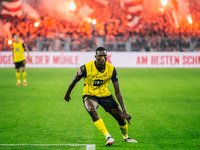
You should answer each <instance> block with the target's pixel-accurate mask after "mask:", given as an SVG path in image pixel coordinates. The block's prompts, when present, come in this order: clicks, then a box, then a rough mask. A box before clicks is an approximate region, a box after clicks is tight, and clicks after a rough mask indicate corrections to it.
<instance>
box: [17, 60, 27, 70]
mask: <svg viewBox="0 0 200 150" xmlns="http://www.w3.org/2000/svg"><path fill="white" fill-rule="evenodd" d="M20 67H25V60H23V61H19V62H15V68H16V69H18V68H20Z"/></svg>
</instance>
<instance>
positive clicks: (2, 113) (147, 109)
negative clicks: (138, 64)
mask: <svg viewBox="0 0 200 150" xmlns="http://www.w3.org/2000/svg"><path fill="white" fill-rule="evenodd" d="M26 71H27V79H28V86H27V87H23V86H19V87H16V86H15V83H16V78H15V70H14V69H13V68H4V69H3V68H1V69H0V144H95V145H96V149H97V150H107V149H113V150H122V149H123V150H126V149H128V150H129V149H133V150H176V149H178V150H193V149H194V150H199V149H200V69H121V68H119V69H117V71H118V77H119V83H120V88H121V92H122V95H123V98H124V101H125V104H126V107H127V110H128V112H129V113H130V114H131V116H132V120H131V125H130V126H129V136H130V137H132V138H135V139H136V140H138V142H139V143H137V144H132V143H124V142H123V141H122V136H121V133H120V130H119V129H118V126H117V122H116V121H115V120H114V119H113V118H112V117H111V116H110V115H109V114H108V113H106V112H105V111H104V110H103V108H101V107H99V109H98V113H99V115H100V116H101V117H102V119H103V120H104V123H105V125H106V127H107V129H108V131H109V132H110V134H111V135H112V136H113V138H114V139H115V141H116V143H115V144H114V145H113V146H112V147H106V146H105V143H106V140H105V138H104V136H103V135H101V133H100V132H99V131H98V130H97V129H96V127H95V126H94V124H93V123H92V120H91V118H90V116H89V115H88V113H87V112H86V110H85V109H84V107H83V103H82V88H83V81H82V80H81V81H80V82H79V83H78V84H77V86H76V87H75V88H74V90H73V92H72V94H71V98H72V101H71V102H66V101H64V99H63V97H64V95H65V92H66V90H67V87H68V85H69V83H70V81H71V79H72V78H73V77H74V75H75V73H76V72H77V69H66V68H65V69H64V68H62V69H53V68H51V69H47V68H46V69H42V68H40V69H37V68H27V69H26ZM109 89H110V90H111V91H112V92H113V91H114V90H113V87H112V84H111V85H110V86H109ZM4 149H5V150H7V149H9V150H10V149H12V150H21V149H23V150H27V149H28V150H30V149H31V150H32V149H33V150H36V149H37V150H38V149H39V150H49V149H50V150H52V149H56V150H57V149H61V150H63V149H86V148H85V146H73V147H72V146H56V145H51V146H41V145H38V146H34V145H24V146H19V145H18V146H5V145H0V150H4Z"/></svg>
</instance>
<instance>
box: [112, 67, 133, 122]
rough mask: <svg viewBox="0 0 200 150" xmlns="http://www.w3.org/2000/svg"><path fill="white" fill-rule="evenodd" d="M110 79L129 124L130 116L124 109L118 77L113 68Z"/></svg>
mask: <svg viewBox="0 0 200 150" xmlns="http://www.w3.org/2000/svg"><path fill="white" fill-rule="evenodd" d="M111 80H112V83H113V87H114V89H115V95H116V97H117V100H118V102H119V104H120V106H121V108H122V112H123V117H124V119H126V120H127V121H128V123H129V124H130V119H131V116H130V115H129V114H128V112H127V110H126V107H125V104H124V100H123V97H122V94H121V91H120V88H119V82H118V78H117V71H116V70H115V69H114V71H113V76H112V78H111Z"/></svg>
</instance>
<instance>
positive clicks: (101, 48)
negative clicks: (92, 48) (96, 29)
mask: <svg viewBox="0 0 200 150" xmlns="http://www.w3.org/2000/svg"><path fill="white" fill-rule="evenodd" d="M97 51H106V49H105V48H104V47H98V48H97V49H96V53H97Z"/></svg>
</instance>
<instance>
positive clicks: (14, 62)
mask: <svg viewBox="0 0 200 150" xmlns="http://www.w3.org/2000/svg"><path fill="white" fill-rule="evenodd" d="M11 51H12V58H13V64H14V63H15V61H14V49H13V46H12V47H11Z"/></svg>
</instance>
